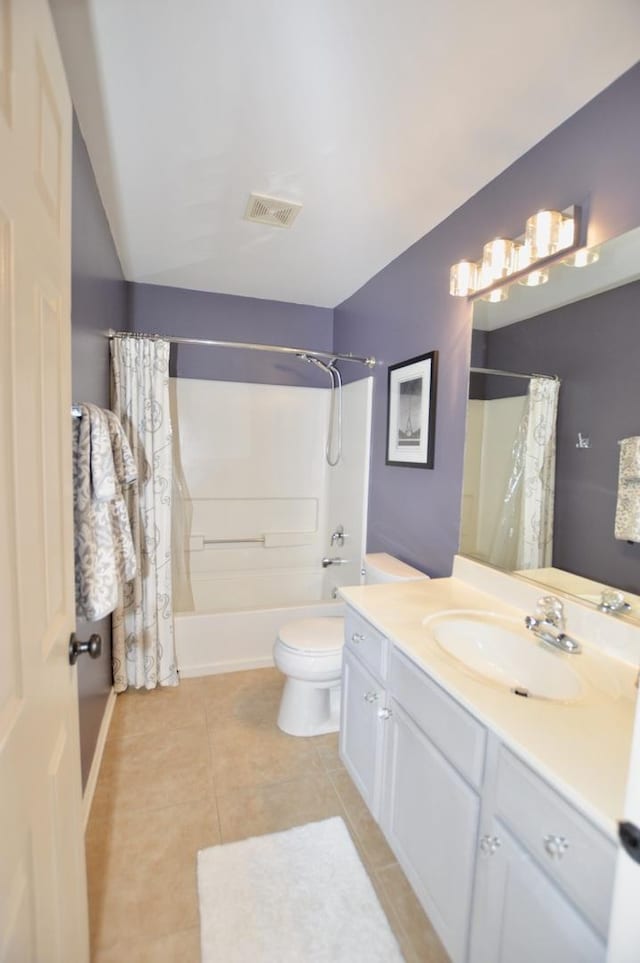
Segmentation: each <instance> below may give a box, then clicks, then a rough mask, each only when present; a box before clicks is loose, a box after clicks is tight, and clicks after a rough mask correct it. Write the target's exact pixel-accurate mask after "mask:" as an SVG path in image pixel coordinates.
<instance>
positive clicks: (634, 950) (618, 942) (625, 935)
mask: <svg viewBox="0 0 640 963" xmlns="http://www.w3.org/2000/svg"><path fill="white" fill-rule="evenodd" d="M624 819H625V821H626V822H630V823H632V824H633V825H634V826H636V827H638V828H640V699H639V700H638V701H637V702H636V722H635V733H634V737H633V745H632V748H631V758H630V760H629V782H628V784H627V798H626V801H625V808H624ZM639 894H640V863H637V862H636V861H635V860H633V859H632V858H631V856H629V855H627V853H626V852H625V851H624V849H622V848H620V850H619V851H618V862H617V865H616V881H615V886H614V890H613V904H612V909H611V926H610V929H609V953H608V956H607V960H608V963H638V960H640V912H639V907H640V897H639Z"/></svg>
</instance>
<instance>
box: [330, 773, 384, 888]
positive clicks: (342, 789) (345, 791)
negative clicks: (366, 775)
mask: <svg viewBox="0 0 640 963" xmlns="http://www.w3.org/2000/svg"><path fill="white" fill-rule="evenodd" d="M330 778H331V780H332V782H333V784H334V786H335V787H336V791H337V793H338V795H339V797H340V800H341V802H342V805H343V806H344V808H345V811H346V813H347V818H348V819H349V822H350V824H351V826H352V827H353V830H354V832H355V835H356V837H357V839H358V842H359V843H360V849H361V853H362V856H363V861H364V862H365V864H366V866H367V868H372V869H379V868H381V867H383V866H390V865H392V864H393V863H395V862H396V858H395V856H394V854H393V852H392V851H391V849H390V848H389V845H388V843H387V841H386V839H385V838H384V836H383V834H382V831H381V830H380V828H379V827H378V825H377V823H376V821H375V819H374V818H373V816H372V815H371V813H370V812H369V810H368V809H367V806H366V804H365V802H364V800H363V798H362V796H361V795H360V793H359V792H358V790H357V789H356V787H355V785H354V783H353V781H352V779H351V777H350V776H349V773H348V772H347V771H346V769H345V770H344V771H342V772H332V773H330Z"/></svg>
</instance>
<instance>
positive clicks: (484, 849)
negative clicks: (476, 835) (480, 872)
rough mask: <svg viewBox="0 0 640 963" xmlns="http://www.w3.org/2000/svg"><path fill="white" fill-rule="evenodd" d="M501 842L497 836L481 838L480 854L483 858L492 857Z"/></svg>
mask: <svg viewBox="0 0 640 963" xmlns="http://www.w3.org/2000/svg"><path fill="white" fill-rule="evenodd" d="M501 845H502V842H501V840H500V837H499V836H481V837H480V852H481V853H484V855H485V856H493V854H494V853H495V852H496V850H498V849H500V846H501Z"/></svg>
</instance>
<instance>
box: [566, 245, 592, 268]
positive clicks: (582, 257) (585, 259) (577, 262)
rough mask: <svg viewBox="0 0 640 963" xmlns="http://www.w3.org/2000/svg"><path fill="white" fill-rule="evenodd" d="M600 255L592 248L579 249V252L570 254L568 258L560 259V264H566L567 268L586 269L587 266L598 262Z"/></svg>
mask: <svg viewBox="0 0 640 963" xmlns="http://www.w3.org/2000/svg"><path fill="white" fill-rule="evenodd" d="M599 258H600V254H599V252H598V251H596V250H594V249H593V248H591V249H589V248H588V247H581V248H580V250H579V251H575V252H574V253H573V254H570V255H569V257H565V258H563V259H562V263H563V264H566V265H567V267H578V268H579V267H587V266H588V265H589V264H595V263H596V261H597V260H599Z"/></svg>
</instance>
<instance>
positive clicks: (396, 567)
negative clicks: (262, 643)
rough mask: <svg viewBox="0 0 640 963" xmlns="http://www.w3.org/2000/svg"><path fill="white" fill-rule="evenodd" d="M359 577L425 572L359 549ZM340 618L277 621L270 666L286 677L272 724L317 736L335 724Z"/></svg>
mask: <svg viewBox="0 0 640 963" xmlns="http://www.w3.org/2000/svg"><path fill="white" fill-rule="evenodd" d="M364 573H365V583H366V584H367V585H369V584H371V585H373V584H381V583H383V582H411V581H416V580H418V579H426V578H429V576H428V575H425V574H424V573H423V572H420V571H418V569H416V568H412V567H411V566H410V565H406V564H405V563H404V562H401V561H399V559H397V558H393V556H391V555H387V554H386V553H384V552H378V553H374V554H369V555H365V560H364ZM343 646H344V619H343V618H339V617H335V616H330V617H322V618H317V619H297V620H295V621H293V622H288V623H286V624H285V625H283V626H282V627H281V628H280V630H279V632H278V638H277V639H276V642H275V644H274V647H273V658H274V661H275V664H276V666H277V667H278V669H280V671H281V672H282V673H283V675H285V676H286V677H287V679H286V682H285V685H284V689H283V692H282V699H281V701H280V710H279V713H278V727H279V728H280V729H282V731H283V732H286V733H288V734H289V735H291V736H317V735H321V734H323V733H326V732H337V731H338V729H339V728H340V680H341V676H342V649H343Z"/></svg>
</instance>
